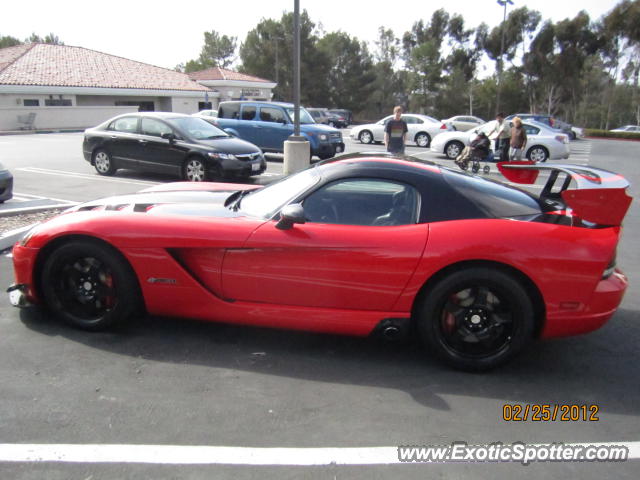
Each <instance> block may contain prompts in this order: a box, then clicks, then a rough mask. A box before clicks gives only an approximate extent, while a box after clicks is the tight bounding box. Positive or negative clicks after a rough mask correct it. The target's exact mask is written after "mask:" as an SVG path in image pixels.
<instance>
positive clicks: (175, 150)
mask: <svg viewBox="0 0 640 480" xmlns="http://www.w3.org/2000/svg"><path fill="white" fill-rule="evenodd" d="M82 151H83V153H84V158H85V160H87V161H88V162H90V163H91V165H93V166H94V167H95V169H96V171H97V172H98V173H99V174H100V175H113V174H114V173H115V171H116V170H117V169H119V168H129V169H133V170H148V171H154V172H158V173H170V174H177V175H179V176H181V177H182V178H183V179H185V180H188V181H194V182H201V181H204V180H207V179H216V178H222V177H227V176H237V177H249V176H251V175H258V174H260V173H262V172H264V171H265V169H266V168H267V163H266V161H265V159H264V155H263V154H262V151H261V150H260V149H259V148H258V147H256V146H255V145H254V144H252V143H249V142H247V141H244V140H240V139H239V138H234V137H233V136H231V135H229V134H228V133H226V132H224V131H222V130H220V129H219V128H218V127H216V126H214V125H212V124H211V123H209V122H207V121H205V120H203V119H202V118H198V117H193V116H190V115H182V114H179V113H169V112H147V113H129V114H124V115H120V116H118V117H115V118H112V119H110V120H107V121H106V122H104V123H102V124H101V125H98V126H97V127H94V128H88V129H87V130H85V132H84V142H83V143H82Z"/></svg>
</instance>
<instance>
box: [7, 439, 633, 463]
mask: <svg viewBox="0 0 640 480" xmlns="http://www.w3.org/2000/svg"><path fill="white" fill-rule="evenodd" d="M565 445H567V446H569V445H572V446H585V447H587V446H597V447H600V446H602V447H606V446H612V445H617V446H626V447H627V448H628V449H629V456H628V460H637V459H640V442H615V443H601V442H593V443H575V444H574V443H571V444H570V443H566V444H565ZM531 446H533V444H532V445H531ZM0 461H3V462H37V463H40V462H65V463H146V464H159V465H211V464H223V465H293V466H311V465H391V464H400V463H401V462H400V461H399V460H398V448H397V447H343V448H340V447H326V448H278V447H275V448H260V447H221V446H198V445H193V446H186V445H105V444H93V445H81V444H15V443H14V444H10V443H5V444H0Z"/></svg>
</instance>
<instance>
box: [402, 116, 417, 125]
mask: <svg viewBox="0 0 640 480" xmlns="http://www.w3.org/2000/svg"><path fill="white" fill-rule="evenodd" d="M402 120H404V121H405V122H406V123H407V125H412V124H414V123H418V122H417V118H416V117H409V116H407V117H402Z"/></svg>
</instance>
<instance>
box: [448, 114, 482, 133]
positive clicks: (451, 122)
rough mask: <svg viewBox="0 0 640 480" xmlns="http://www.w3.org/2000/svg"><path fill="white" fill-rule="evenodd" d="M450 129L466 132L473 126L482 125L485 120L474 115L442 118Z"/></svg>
mask: <svg viewBox="0 0 640 480" xmlns="http://www.w3.org/2000/svg"><path fill="white" fill-rule="evenodd" d="M442 123H444V124H445V125H446V126H447V127H448V128H449V130H458V131H460V132H466V131H467V130H471V129H472V128H475V127H478V126H480V125H482V124H483V123H485V122H484V120H482V119H481V118H478V117H474V116H473V115H456V116H455V117H451V118H446V119H444V120H442Z"/></svg>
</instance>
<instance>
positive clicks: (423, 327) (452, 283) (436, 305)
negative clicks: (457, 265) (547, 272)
mask: <svg viewBox="0 0 640 480" xmlns="http://www.w3.org/2000/svg"><path fill="white" fill-rule="evenodd" d="M416 320H417V322H418V328H419V331H420V334H421V336H422V339H423V341H424V343H425V344H426V346H427V347H428V349H429V351H430V352H432V353H433V354H435V355H436V356H437V357H438V358H439V359H440V360H442V361H444V362H445V363H447V364H448V365H450V366H452V367H454V368H457V369H461V370H468V371H480V370H488V369H491V368H495V367H497V366H499V365H501V364H504V363H505V362H506V361H508V360H509V359H511V358H512V357H513V356H514V355H516V354H517V353H518V352H520V351H521V350H522V349H523V348H524V346H525V345H526V344H527V343H528V342H529V341H530V340H531V338H532V337H533V331H534V324H535V319H534V313H533V304H532V301H531V298H530V297H529V295H528V294H527V292H526V290H525V288H524V287H523V286H522V285H521V284H520V282H519V281H518V280H517V279H516V278H514V277H513V276H512V275H509V274H508V273H505V272H503V271H501V270H496V269H491V268H487V267H472V268H466V269H463V270H458V271H455V272H452V273H450V274H449V275H447V276H446V277H444V278H442V279H441V280H440V281H439V282H438V283H437V284H436V285H435V286H434V287H433V288H431V289H430V291H428V292H427V294H426V296H425V297H424V298H423V300H422V305H420V307H419V309H418V318H417V319H416Z"/></svg>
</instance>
